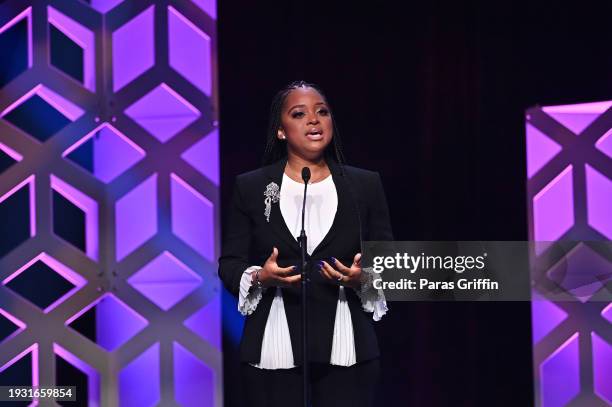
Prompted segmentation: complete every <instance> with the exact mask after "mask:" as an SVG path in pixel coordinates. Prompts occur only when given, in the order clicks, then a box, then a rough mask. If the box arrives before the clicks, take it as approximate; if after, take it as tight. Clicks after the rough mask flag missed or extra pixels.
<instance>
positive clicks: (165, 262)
mask: <svg viewBox="0 0 612 407" xmlns="http://www.w3.org/2000/svg"><path fill="white" fill-rule="evenodd" d="M128 282H129V283H130V284H131V285H132V286H133V287H134V288H135V289H137V290H138V291H140V292H141V293H142V294H143V295H144V296H146V297H147V298H149V299H150V300H151V301H153V302H154V303H155V304H157V305H158V306H159V307H160V308H161V309H163V310H164V311H167V310H168V309H170V308H171V307H173V306H174V305H175V304H176V303H177V302H179V301H181V300H182V299H183V298H185V297H186V296H187V295H189V294H190V293H191V292H193V290H195V289H196V288H197V287H198V286H199V285H200V284H201V283H202V278H201V277H200V276H198V275H197V274H196V273H194V272H193V271H192V270H191V269H190V268H189V267H187V266H186V265H185V264H184V263H183V262H181V261H180V260H179V259H177V258H176V257H174V256H173V255H172V253H170V252H168V251H164V252H163V253H162V254H160V255H159V256H157V257H156V258H155V259H153V260H152V261H151V262H149V263H148V264H147V265H146V266H144V267H143V268H141V269H140V270H139V271H138V272H136V274H134V275H133V276H132V277H130V278H129V279H128Z"/></svg>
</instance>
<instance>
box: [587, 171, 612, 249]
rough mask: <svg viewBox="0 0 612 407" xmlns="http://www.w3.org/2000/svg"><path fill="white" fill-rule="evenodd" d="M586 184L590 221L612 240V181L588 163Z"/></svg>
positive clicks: (590, 223)
mask: <svg viewBox="0 0 612 407" xmlns="http://www.w3.org/2000/svg"><path fill="white" fill-rule="evenodd" d="M586 184H587V220H588V223H589V225H591V226H592V227H593V228H594V229H596V230H597V231H599V232H600V233H601V234H602V235H604V236H605V237H606V238H607V239H609V240H612V181H611V180H610V179H609V178H608V177H606V176H605V175H603V174H601V173H600V172H599V171H597V170H595V169H594V168H593V167H591V166H590V165H588V164H586Z"/></svg>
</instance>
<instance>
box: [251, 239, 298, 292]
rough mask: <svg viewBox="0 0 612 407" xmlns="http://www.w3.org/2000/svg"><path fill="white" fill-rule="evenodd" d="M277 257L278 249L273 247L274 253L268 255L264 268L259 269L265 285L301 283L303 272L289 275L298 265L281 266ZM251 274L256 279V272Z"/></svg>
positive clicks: (260, 279) (281, 285) (284, 285)
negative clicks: (277, 261)
mask: <svg viewBox="0 0 612 407" xmlns="http://www.w3.org/2000/svg"><path fill="white" fill-rule="evenodd" d="M277 257H278V249H277V248H276V247H274V248H272V254H271V255H270V257H268V259H267V260H266V262H265V263H264V265H263V267H262V269H261V270H259V281H261V283H262V284H263V286H264V287H270V286H279V287H288V286H292V285H297V284H299V282H300V281H301V280H302V275H301V274H297V275H295V276H289V274H291V272H293V271H294V270H295V269H296V267H295V266H290V267H279V266H278V264H277V263H276V259H277ZM251 276H252V279H253V281H255V273H252V274H251Z"/></svg>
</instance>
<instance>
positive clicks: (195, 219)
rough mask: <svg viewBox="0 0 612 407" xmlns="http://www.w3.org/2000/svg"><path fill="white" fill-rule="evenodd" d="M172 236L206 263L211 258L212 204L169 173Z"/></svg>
mask: <svg viewBox="0 0 612 407" xmlns="http://www.w3.org/2000/svg"><path fill="white" fill-rule="evenodd" d="M170 177H171V188H170V189H171V195H172V200H171V206H172V233H174V234H175V235H176V236H178V237H179V238H181V239H182V240H183V241H184V242H185V243H187V244H189V245H190V246H191V247H193V248H194V249H196V250H197V251H198V252H199V253H200V254H201V255H202V256H204V257H205V258H207V259H208V260H210V261H214V257H215V244H214V242H215V235H214V233H213V232H214V230H213V229H212V228H211V225H213V224H214V210H213V205H212V203H211V202H210V201H209V200H208V199H206V197H204V196H203V195H202V194H200V193H199V192H198V191H196V190H195V189H194V188H193V187H192V186H191V185H189V184H187V183H186V182H185V181H184V180H182V179H181V178H180V177H179V176H178V175H176V174H171V176H170Z"/></svg>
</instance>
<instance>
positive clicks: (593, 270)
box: [526, 101, 612, 407]
mask: <svg viewBox="0 0 612 407" xmlns="http://www.w3.org/2000/svg"><path fill="white" fill-rule="evenodd" d="M610 108H612V101H602V102H593V103H582V104H574V105H563V106H545V107H539V106H536V107H534V108H531V109H529V110H528V111H527V112H526V120H527V124H526V129H527V175H528V177H527V191H528V201H527V205H528V214H529V239H530V240H534V241H538V245H537V246H538V247H541V246H542V244H543V243H546V242H543V241H555V240H560V239H562V240H564V241H567V243H568V244H573V247H571V248H570V250H569V251H568V252H567V253H566V254H565V255H564V256H563V257H561V258H559V257H558V256H557V255H556V254H554V253H552V252H550V253H547V254H546V253H543V251H541V250H536V253H535V256H534V258H533V259H532V260H533V261H537V262H538V263H540V266H543V267H537V268H534V270H536V269H538V270H543V271H544V270H547V271H546V272H545V273H544V274H540V275H535V276H532V278H534V279H535V280H536V281H542V282H544V281H546V283H550V284H557V285H558V286H559V287H560V288H562V289H563V290H564V292H565V293H567V294H571V295H572V296H573V297H574V298H575V299H576V300H577V302H575V303H574V304H569V303H568V304H567V306H565V303H559V302H553V301H551V299H552V296H551V295H552V294H550V293H539V292H538V291H537V289H534V292H533V298H534V300H533V302H532V319H533V324H532V326H533V343H534V353H533V358H534V374H535V382H536V383H537V387H536V406H538V407H548V406H566V405H567V406H569V405H572V406H573V405H576V406H578V405H580V406H582V405H585V406H586V405H589V406H590V405H604V404H605V402H604V401H599V399H598V398H601V399H604V400H606V401H607V402H608V403H610V397H611V396H610V394H611V393H612V385H611V383H612V382H611V381H610V377H612V369H611V364H610V361H611V360H612V351H611V348H612V346H611V344H610V342H609V341H608V340H607V339H608V338H606V336H605V335H600V334H599V331H598V329H600V327H601V326H605V327H608V326H609V324H610V323H612V304H610V303H607V304H603V305H602V306H600V303H599V301H602V300H603V299H605V298H606V297H605V296H603V295H601V294H602V291H603V290H605V285H606V283H608V284H609V282H610V281H611V280H612V271H611V270H612V265H611V264H610V261H609V259H607V258H606V257H605V256H604V254H603V253H600V252H599V251H598V250H595V249H594V248H591V245H590V244H588V243H587V244H585V243H577V244H576V243H572V242H575V241H598V242H601V241H609V240H610V238H611V237H612V216H610V213H611V212H610V208H611V206H610V203H611V202H612V171H610V169H611V168H612V167H610V164H612V160H610V158H612V141H611V140H612V136H611V135H612V114H611V113H612V112H611V111H610ZM542 113H544V114H542ZM559 124H561V125H562V126H564V127H566V128H567V129H568V130H570V131H571V132H573V133H574V134H575V135H576V136H579V139H578V140H576V139H574V140H572V139H571V138H570V139H567V138H566V136H565V133H566V132H565V131H564V130H562V129H559ZM560 151H562V152H563V153H562V154H560V153H559V152H560ZM602 153H603V154H602ZM570 163H571V164H570ZM559 169H562V170H561V172H559ZM547 180H551V181H547ZM534 272H535V271H534ZM567 299H568V301H570V300H571V296H567ZM602 320H603V321H604V325H602ZM557 327H558V329H556V328H557ZM589 331H593V333H592V335H591V338H588V337H586V336H585V337H582V336H580V337H579V333H586V332H589ZM589 339H590V340H589ZM561 342H563V345H561V346H559V343H561ZM588 346H591V347H592V348H591V349H588ZM591 355H592V358H591V357H590V356H591ZM590 383H593V386H590Z"/></svg>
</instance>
